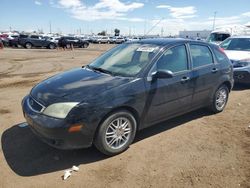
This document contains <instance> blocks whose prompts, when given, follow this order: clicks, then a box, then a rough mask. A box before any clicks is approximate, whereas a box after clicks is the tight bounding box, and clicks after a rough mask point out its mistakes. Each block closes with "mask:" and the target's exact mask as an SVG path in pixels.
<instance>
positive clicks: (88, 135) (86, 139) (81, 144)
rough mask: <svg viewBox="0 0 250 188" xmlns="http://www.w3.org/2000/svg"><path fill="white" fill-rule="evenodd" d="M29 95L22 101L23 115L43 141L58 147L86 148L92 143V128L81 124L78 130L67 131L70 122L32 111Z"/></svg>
mask: <svg viewBox="0 0 250 188" xmlns="http://www.w3.org/2000/svg"><path fill="white" fill-rule="evenodd" d="M29 97H30V96H26V97H25V98H24V99H23V101H22V108H23V113H24V117H25V119H26V121H27V123H28V124H29V126H30V128H31V130H32V131H33V132H34V133H35V134H36V135H37V136H38V137H39V138H40V139H41V140H42V141H44V142H45V143H47V144H49V145H51V146H53V147H55V148H59V149H77V148H87V147H90V146H91V145H92V141H93V135H94V133H93V132H92V130H90V129H88V128H87V127H86V125H83V127H82V129H81V130H80V131H79V132H72V133H70V132H68V129H69V128H70V127H71V126H72V124H70V123H68V122H67V121H66V120H65V119H58V118H53V117H49V116H46V115H43V114H42V113H39V112H36V111H34V110H33V109H32V108H31V106H30V105H29V104H28V103H29V100H28V98H29Z"/></svg>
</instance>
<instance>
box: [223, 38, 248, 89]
mask: <svg viewBox="0 0 250 188" xmlns="http://www.w3.org/2000/svg"><path fill="white" fill-rule="evenodd" d="M220 47H221V48H223V49H224V52H225V53H226V55H227V57H228V58H229V59H230V60H231V62H232V63H233V67H234V81H235V83H244V84H250V36H235V37H229V38H227V39H226V40H224V41H223V42H222V43H221V44H220Z"/></svg>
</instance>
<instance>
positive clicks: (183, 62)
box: [157, 45, 188, 73]
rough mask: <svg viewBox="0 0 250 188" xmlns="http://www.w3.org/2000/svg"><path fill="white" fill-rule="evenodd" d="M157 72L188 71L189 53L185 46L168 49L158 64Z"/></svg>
mask: <svg viewBox="0 0 250 188" xmlns="http://www.w3.org/2000/svg"><path fill="white" fill-rule="evenodd" d="M157 70H170V71H172V72H173V73H175V72H180V71H185V70H188V60H187V51H186V47H185V46H184V45H181V46H176V47H173V48H170V49H168V50H167V51H165V52H164V54H163V55H162V56H161V57H160V59H159V60H158V62H157Z"/></svg>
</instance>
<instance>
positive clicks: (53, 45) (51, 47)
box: [48, 43, 56, 49]
mask: <svg viewBox="0 0 250 188" xmlns="http://www.w3.org/2000/svg"><path fill="white" fill-rule="evenodd" d="M48 48H49V49H55V48H56V45H55V44H54V43H50V44H49V46H48Z"/></svg>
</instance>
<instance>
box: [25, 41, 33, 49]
mask: <svg viewBox="0 0 250 188" xmlns="http://www.w3.org/2000/svg"><path fill="white" fill-rule="evenodd" d="M24 46H25V48H27V49H31V48H32V44H31V43H30V42H27V43H25V45H24Z"/></svg>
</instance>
